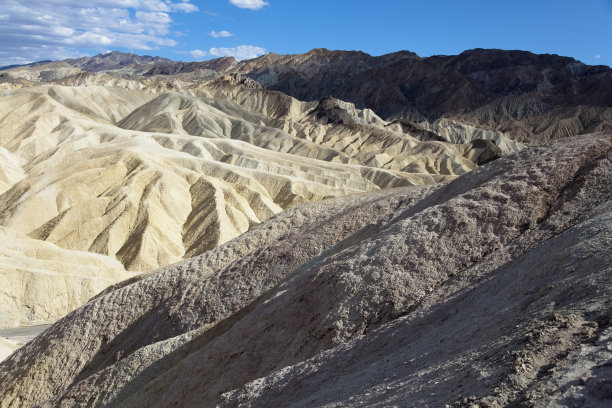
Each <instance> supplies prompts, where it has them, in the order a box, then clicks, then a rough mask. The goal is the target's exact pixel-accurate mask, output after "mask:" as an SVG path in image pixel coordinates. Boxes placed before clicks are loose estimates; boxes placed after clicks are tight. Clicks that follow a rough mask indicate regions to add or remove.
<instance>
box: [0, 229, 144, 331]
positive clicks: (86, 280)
mask: <svg viewBox="0 0 612 408" xmlns="http://www.w3.org/2000/svg"><path fill="white" fill-rule="evenodd" d="M131 276H133V274H132V273H128V272H126V271H125V269H124V268H123V266H122V265H121V264H120V263H119V262H118V261H117V260H116V259H113V258H110V257H107V256H102V255H98V254H92V253H87V252H78V251H69V250H65V249H62V248H59V247H58V246H56V245H53V244H51V243H48V242H41V241H40V240H36V239H32V238H30V237H28V236H25V235H23V234H20V233H18V232H16V231H14V230H11V229H9V228H6V227H2V226H0V327H13V326H23V325H26V326H28V325H35V324H43V323H48V322H54V321H56V320H57V319H59V318H60V317H63V316H64V315H65V314H66V313H67V312H69V311H71V310H73V309H75V308H76V307H78V306H81V305H82V304H84V303H86V302H87V301H88V300H89V299H91V298H92V297H93V296H94V295H96V294H98V293H99V292H100V291H102V290H104V289H105V288H106V287H108V286H109V285H112V284H114V283H116V282H117V281H120V280H123V279H126V278H129V277H131Z"/></svg>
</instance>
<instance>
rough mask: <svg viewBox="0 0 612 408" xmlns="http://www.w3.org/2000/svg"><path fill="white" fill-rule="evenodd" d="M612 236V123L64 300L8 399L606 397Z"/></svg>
mask: <svg viewBox="0 0 612 408" xmlns="http://www.w3.org/2000/svg"><path fill="white" fill-rule="evenodd" d="M610 242H612V137H611V135H589V136H586V137H581V138H573V139H568V140H564V141H562V142H557V143H554V144H551V145H548V146H542V147H538V148H530V149H527V150H524V151H522V152H521V153H518V154H516V155H513V156H510V157H507V158H503V159H500V160H497V161H495V162H493V163H490V164H488V165H486V166H484V167H481V168H479V169H477V170H475V171H473V172H470V173H468V174H465V175H463V176H461V177H460V178H458V179H456V180H454V181H452V182H449V183H444V184H438V185H433V186H425V187H408V188H399V189H395V190H391V191H388V192H378V193H374V194H365V195H360V196H357V197H352V198H343V199H332V200H324V201H321V202H318V203H311V204H307V205H303V206H299V207H296V208H294V209H290V210H287V211H285V212H283V213H281V214H279V215H277V216H275V217H273V218H271V219H270V220H268V221H266V222H264V223H262V224H261V225H259V226H257V227H255V228H253V229H252V230H251V231H249V232H247V233H245V234H243V235H241V236H239V237H237V238H235V239H234V240H232V241H230V242H228V243H226V244H224V245H222V246H220V247H218V248H216V249H213V250H211V251H208V252H206V253H204V254H202V255H201V256H198V257H195V258H193V259H190V260H187V261H185V262H183V263H179V264H176V265H174V266H172V267H168V268H166V269H163V270H160V271H158V272H156V273H154V274H152V275H149V276H147V277H145V278H143V279H141V280H139V281H137V282H134V283H132V284H130V285H127V286H123V287H117V288H116V289H115V290H113V291H110V293H108V294H106V295H105V296H102V297H99V298H97V299H95V300H92V301H91V302H90V303H88V304H87V305H85V306H83V307H82V308H80V309H77V310H76V311H74V312H73V313H71V314H69V315H68V316H66V317H65V318H63V319H62V320H60V321H59V322H58V323H56V324H55V325H54V326H53V327H51V328H50V329H49V330H48V331H46V332H45V333H43V334H42V335H41V336H39V337H38V338H36V339H35V340H33V341H32V342H31V343H29V344H28V345H26V346H25V347H23V348H22V349H20V350H19V351H17V352H16V353H15V354H13V355H12V356H11V357H9V359H7V360H6V361H4V362H3V363H2V364H0V382H1V383H2V384H3V387H2V389H0V400H2V404H3V405H2V406H7V407H8V406H26V407H27V406H34V405H36V404H42V406H66V407H69V406H85V405H86V406H115V407H116V406H130V407H134V406H143V407H144V406H146V407H154V406H186V405H187V406H193V405H198V406H215V405H220V406H240V405H244V406H286V405H294V406H323V405H328V406H347V405H351V406H359V405H368V406H389V405H393V404H399V405H416V406H444V405H445V404H456V405H457V406H461V405H469V404H481V405H488V406H507V405H536V406H544V405H547V406H550V405H552V406H555V405H567V404H569V403H572V401H574V400H576V401H582V402H583V403H584V404H586V405H585V406H597V405H601V406H603V405H602V404H605V402H606V401H604V399H605V398H606V397H609V395H607V394H606V392H605V391H606V387H607V386H608V385H607V384H608V383H606V381H608V380H606V376H607V377H609V375H610V367H609V365H606V364H605V362H606V361H609V359H610V358H612V352H610V341H611V337H610V335H611V334H612V333H611V329H610V312H611V310H610V298H611V296H610V295H611V288H612V282H611V281H612V269H610V268H611V267H610V265H612V258H611V257H612V255H611V253H610V251H609V248H610ZM581 378H582V380H583V381H582V382H579V379H581ZM602 390H603V391H602ZM598 398H602V399H601V400H600V399H598Z"/></svg>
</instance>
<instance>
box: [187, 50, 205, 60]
mask: <svg viewBox="0 0 612 408" xmlns="http://www.w3.org/2000/svg"><path fill="white" fill-rule="evenodd" d="M189 54H190V55H191V56H192V57H193V58H202V57H205V56H206V55H207V52H206V51H202V50H191V51H189Z"/></svg>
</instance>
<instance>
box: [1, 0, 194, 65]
mask: <svg viewBox="0 0 612 408" xmlns="http://www.w3.org/2000/svg"><path fill="white" fill-rule="evenodd" d="M2 3H3V4H2V10H0V12H1V14H0V20H1V21H2V24H0V38H2V41H0V66H2V65H10V64H23V63H28V62H33V61H39V60H43V59H63V58H70V57H74V56H80V55H82V54H84V52H82V51H79V49H94V50H95V49H100V50H101V49H107V48H116V47H122V48H129V49H133V50H150V49H154V48H157V47H161V46H175V45H176V44H177V43H176V41H175V40H173V39H172V38H168V35H169V34H170V29H171V26H172V22H173V21H172V17H171V14H172V13H176V12H185V13H190V12H194V11H197V10H198V8H197V6H195V5H194V4H191V3H190V2H189V0H88V1H86V2H85V1H82V0H28V1H27V2H25V1H21V0H3V2H2Z"/></svg>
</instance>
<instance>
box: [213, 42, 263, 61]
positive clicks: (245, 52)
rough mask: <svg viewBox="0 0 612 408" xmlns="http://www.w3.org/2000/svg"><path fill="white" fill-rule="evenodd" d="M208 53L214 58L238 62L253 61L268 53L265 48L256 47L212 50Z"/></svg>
mask: <svg viewBox="0 0 612 408" xmlns="http://www.w3.org/2000/svg"><path fill="white" fill-rule="evenodd" d="M208 53H209V54H210V55H212V56H214V57H234V58H236V59H237V60H244V59H251V58H255V57H259V56H260V55H263V54H265V53H266V50H265V48H261V47H256V46H254V45H239V46H237V47H233V48H211V49H210V50H209V51H208Z"/></svg>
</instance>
